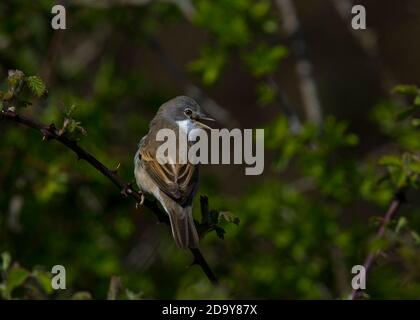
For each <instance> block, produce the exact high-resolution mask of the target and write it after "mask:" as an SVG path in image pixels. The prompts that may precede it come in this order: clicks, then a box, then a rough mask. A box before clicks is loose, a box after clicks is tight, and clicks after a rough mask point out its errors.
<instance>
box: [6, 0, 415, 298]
mask: <svg viewBox="0 0 420 320" xmlns="http://www.w3.org/2000/svg"><path fill="white" fill-rule="evenodd" d="M279 2H281V1H265V0H258V1H251V0H232V1H228V0H214V1H204V0H199V1H191V2H190V1H176V0H173V1H147V0H144V1H141V0H139V1H135V0H131V1H117V0H108V1H105V0H101V1H89V0H78V1H68V2H64V3H63V4H64V5H65V6H66V8H67V29H66V30H58V31H54V30H52V28H51V26H50V21H51V18H52V16H53V15H52V14H51V7H52V6H53V5H54V4H55V2H54V1H9V0H6V1H2V2H1V4H0V75H1V78H2V79H6V77H7V72H8V70H11V69H19V70H22V71H23V72H24V73H25V74H27V75H38V76H39V77H40V78H41V79H43V81H44V82H45V83H46V84H47V88H48V92H49V94H48V97H47V98H45V99H37V100H36V101H35V102H34V104H33V105H32V106H31V107H29V108H27V109H25V110H22V112H23V113H25V114H27V115H28V116H31V117H34V118H36V119H38V120H39V121H42V122H45V123H50V122H55V123H56V124H58V125H60V124H62V121H63V114H64V113H65V111H66V110H68V109H69V108H70V107H71V106H72V105H74V106H75V107H76V109H75V112H74V113H73V115H72V116H73V117H74V118H75V119H77V120H78V121H80V122H81V125H82V126H83V128H84V129H86V131H87V134H86V135H84V136H81V137H80V139H81V140H80V143H81V145H82V146H83V147H85V148H86V149H87V150H89V151H91V152H92V153H93V154H94V155H96V156H97V157H98V159H99V160H101V161H102V162H104V163H105V164H106V165H108V166H109V167H111V168H116V167H117V166H118V164H120V168H119V172H120V174H121V175H122V176H123V177H124V179H125V180H127V181H132V180H134V177H133V173H132V171H133V164H132V158H133V156H134V154H135V152H136V145H137V143H138V141H139V140H140V138H141V137H142V136H143V135H144V134H146V133H147V125H148V123H149V121H150V120H151V119H152V117H153V116H154V114H155V112H156V110H157V109H158V107H159V106H160V105H161V104H162V103H163V102H165V101H166V100H168V99H170V98H172V97H174V96H177V95H181V94H186V95H189V96H192V97H194V98H195V99H197V101H198V102H199V103H200V104H201V105H202V107H203V108H204V109H205V110H206V111H207V113H209V114H210V115H211V116H213V117H215V118H217V119H218V120H219V121H218V122H217V125H216V126H217V127H219V128H221V127H227V128H233V127H239V128H266V131H265V135H266V152H265V171H264V174H263V175H261V176H245V174H244V166H238V165H208V166H204V167H203V168H202V170H201V173H202V184H201V189H200V191H199V193H200V194H205V195H207V196H208V197H209V199H210V206H211V208H214V209H217V210H222V211H229V212H231V213H233V214H234V215H235V216H237V217H239V219H240V220H241V223H240V224H239V226H236V225H234V224H225V229H226V235H225V239H224V240H221V239H218V237H217V236H216V233H215V232H212V233H210V234H209V235H207V236H206V237H205V238H204V239H203V240H202V241H201V249H202V252H203V254H204V255H205V256H206V258H207V260H208V262H209V264H210V265H211V266H212V268H213V269H214V272H215V273H216V274H217V275H218V276H219V277H220V282H221V286H220V287H218V288H214V287H212V286H211V284H210V283H209V281H208V280H207V279H206V278H205V276H204V275H203V273H202V271H201V270H200V269H199V268H198V267H196V266H193V267H188V265H189V264H190V263H191V257H190V255H189V254H188V252H183V251H182V250H179V249H177V248H176V246H175V244H174V243H173V240H172V238H171V235H170V232H169V230H168V229H167V228H166V227H165V226H163V225H157V224H156V218H155V217H154V216H153V215H152V214H151V213H150V212H149V211H148V210H147V209H146V208H141V209H138V210H136V209H135V205H134V202H133V201H132V200H130V199H123V198H122V197H121V196H120V194H119V192H118V190H117V189H115V188H114V186H113V185H112V184H111V183H110V182H109V181H108V180H106V179H105V178H104V177H103V176H101V175H99V174H98V173H97V172H96V171H95V170H94V169H92V168H91V167H89V166H88V165H87V164H86V163H84V162H83V161H77V159H76V157H75V156H73V155H72V154H70V152H69V150H66V149H64V147H63V146H61V145H58V144H57V143H55V142H48V143H45V142H42V141H41V136H40V135H39V134H37V133H35V132H33V131H30V130H27V129H23V128H19V127H17V126H15V125H12V124H8V123H6V122H3V121H2V122H0V130H1V131H0V132H1V137H2V138H1V144H0V188H1V189H0V190H1V192H0V251H1V252H8V253H10V255H11V257H12V260H13V261H17V262H18V263H19V264H20V265H21V266H22V267H24V268H26V269H28V270H30V272H32V274H33V273H36V270H40V271H39V272H41V271H45V272H46V271H50V270H51V267H52V266H53V265H55V264H62V265H64V266H65V267H66V271H67V272H66V274H67V280H68V282H67V287H68V289H66V290H65V291H60V292H52V291H50V292H43V293H34V291H31V290H26V289H24V288H23V289H21V290H20V291H19V289H16V290H15V291H13V295H12V296H14V297H20V298H39V297H42V298H70V297H72V296H73V295H74V294H75V293H77V292H79V293H80V292H87V293H85V294H82V295H79V296H78V297H81V296H82V297H85V298H86V297H92V298H94V299H104V298H106V296H107V291H108V287H109V283H110V278H111V277H112V276H118V277H120V278H121V281H122V283H123V286H124V290H123V293H122V296H121V298H127V297H128V298H130V297H131V298H138V297H144V298H258V299H261V298H297V299H310V298H315V299H320V298H322V299H336V298H344V297H346V296H347V294H348V293H349V292H350V291H351V286H350V283H351V282H350V281H351V277H352V275H351V267H352V266H353V265H356V264H362V262H363V260H364V258H365V256H366V255H367V253H368V252H369V250H373V249H372V248H376V247H375V245H377V244H375V242H372V241H371V239H372V236H373V235H374V233H375V230H376V229H377V226H378V221H379V220H380V219H379V218H378V217H381V216H382V215H383V214H384V212H385V210H386V208H387V205H388V203H389V201H390V200H391V198H392V195H393V192H394V191H395V190H396V187H395V185H393V184H392V182H389V183H385V184H378V183H377V182H378V180H379V179H380V178H381V176H382V175H383V174H384V169H383V168H381V167H380V166H378V164H377V161H378V158H379V157H380V156H381V155H383V154H388V153H394V152H402V151H404V150H407V149H408V150H414V151H415V150H416V148H417V145H418V143H417V142H416V141H420V140H418V139H417V138H418V133H417V132H412V131H403V132H404V135H403V136H402V135H401V134H400V132H401V131H398V130H399V129H398V127H396V126H398V124H397V122H396V121H394V120H393V119H392V118H391V119H390V118H389V112H388V110H391V109H392V108H394V107H395V108H400V107H398V106H396V105H404V104H405V103H407V101H406V99H405V98H403V97H401V96H398V95H397V94H395V93H392V88H393V87H394V86H395V85H397V84H419V81H418V79H419V75H420V64H419V63H418V57H420V46H419V42H418V35H419V32H420V23H419V22H420V16H419V15H420V2H418V1H415V0H405V1H398V2H397V1H391V0H387V1H374V0H371V1H358V4H363V5H364V6H365V7H366V11H367V26H368V29H367V30H365V31H354V30H353V31H351V30H350V29H349V27H350V19H351V16H350V13H348V15H347V16H346V17H343V16H340V14H339V12H338V11H337V8H336V6H335V3H336V2H337V1H328V0H322V1H320V0H317V1H315V0H312V1H310V0H305V1H303V0H296V1H292V2H291V3H292V5H293V7H294V8H295V10H296V16H297V18H298V20H299V23H300V27H301V29H300V32H299V33H298V34H290V32H287V30H286V29H285V28H284V25H283V22H284V17H283V15H282V7H281V6H279V5H278V4H279ZM338 2H339V1H338ZM344 2H346V3H349V2H348V1H344ZM180 4H181V5H185V4H186V5H187V8H190V7H189V5H191V6H193V7H194V8H195V13H194V12H193V13H191V12H190V11H188V10H187V11H185V10H184V11H183V10H180ZM258 6H259V7H258ZM181 7H182V6H181ZM364 41H368V44H367V45H366V44H364V43H365V42H364ZM369 41H370V42H369ZM372 41H373V42H372ZM261 45H263V46H265V47H266V48H267V50H266V52H265V53H264V54H261V55H260V56H259V57H258V59H254V60H253V62H252V63H248V62H247V61H249V59H248V58H247V57H249V56H250V55H252V53H253V52H255V51H256V50H257V49H258V48H259V46H261ZM302 45H304V47H305V48H306V50H304V52H302V51H301V48H302V47H301V46H302ZM203 48H210V49H203ZM270 48H271V49H272V48H279V49H278V50H279V51H281V50H284V51H285V52H286V51H287V52H288V53H287V55H286V56H284V57H283V56H282V55H281V54H280V55H279V57H278V58H275V59H274V63H271V62H270V61H271V60H272V59H271V58H270V51H269V50H270ZM296 48H298V50H297V51H296V50H295V49H296ZM299 48H300V49H299ZM203 50H204V51H203ZM206 50H209V51H213V52H217V53H218V54H219V56H223V57H224V58H223V61H224V63H223V65H222V67H220V68H219V67H217V66H218V61H219V60H218V55H217V54H214V53H213V54H209V55H208V56H206V55H205V52H206ZM203 52H204V54H203ZM302 53H304V58H305V59H307V61H309V63H310V65H311V67H312V75H311V77H310V79H309V80H308V79H307V78H305V77H299V75H298V74H297V72H296V66H297V64H298V63H299V61H300V62H302ZM273 55H275V53H273ZM203 57H204V58H203ZM197 61H199V62H198V63H197ZM270 64H271V65H272V66H271V67H267V68H268V69H267V70H266V71H265V72H264V73H263V74H260V73H258V72H256V71H255V69H256V68H258V67H260V68H261V67H265V66H269V65H270ZM214 66H216V67H214ZM206 72H207V76H209V74H210V75H211V74H212V73H213V74H214V73H216V74H217V76H216V77H212V78H211V79H212V80H206ZM305 80H308V81H312V83H314V84H315V86H316V93H317V95H318V97H319V102H320V106H321V110H322V120H321V121H320V122H319V123H317V121H313V119H311V118H310V117H308V114H307V112H306V111H305V110H306V109H305V100H304V99H303V96H302V91H301V90H300V88H301V85H302V83H303V82H304V81H305ZM3 83H5V82H4V81H3ZM267 83H268V84H273V83H275V87H273V86H267ZM4 87H5V85H3V87H2V88H4ZM262 87H264V88H266V89H267V88H268V92H269V96H270V97H271V98H269V99H265V100H264V99H263V98H262V97H261V91H260V88H262ZM273 88H276V90H273ZM197 90H198V91H197ZM197 92H199V93H197ZM279 96H281V97H283V98H284V97H286V100H287V101H288V102H287V103H285V100H284V99H279ZM209 98H210V99H212V101H213V103H209V102H208V101H209V100H208V99H209ZM312 98H313V97H312ZM262 100H264V102H261V101H262ZM214 103H215V104H216V105H217V106H218V107H217V108H223V110H225V112H226V111H227V113H228V116H225V115H224V113H223V112H219V110H218V109H214V108H215V107H214ZM387 106H388V107H389V108H388V107H387ZM387 108H388V109H387ZM287 110H289V111H287ZM290 110H292V113H294V114H296V115H297V117H298V118H299V122H300V123H301V125H302V128H303V129H301V130H298V131H299V132H293V130H289V128H288V124H287V123H288V122H287V121H288V120H287V118H288V115H289V114H290ZM314 122H315V123H314ZM289 123H290V120H289ZM342 123H346V124H347V129H346V128H345V126H344V125H342ZM401 126H402V124H401ZM401 130H402V129H401ZM401 137H403V139H401ZM416 143H417V144H416ZM408 195H409V203H408V205H407V206H405V207H404V208H403V209H402V210H401V212H400V213H399V216H398V218H397V219H396V221H395V222H394V223H393V224H391V225H390V227H389V230H388V232H387V236H386V244H384V243H381V245H384V246H385V248H386V250H384V251H385V252H386V254H384V255H382V256H381V257H380V258H379V259H378V261H377V264H376V265H375V266H374V269H373V270H372V273H371V275H370V276H369V278H368V282H367V293H368V294H369V296H370V297H372V298H374V299H384V298H385V299H390V298H419V297H420V282H419V279H420V273H419V271H420V270H419V268H418V266H419V262H420V261H419V247H418V246H419V242H420V240H419V236H418V234H417V232H418V231H419V227H420V219H419V217H418V214H419V211H418V209H417V207H416V203H415V200H416V198H417V195H416V192H415V191H410V193H409V194H408ZM198 207H199V206H198V201H197V205H196V210H195V216H196V218H197V219H198V218H199V215H200V213H199V210H198ZM375 217H377V218H375ZM401 217H403V218H401ZM401 219H402V220H401ZM372 243H373V244H372ZM381 248H382V247H381ZM125 288H127V290H129V292H128V293H127V292H126V291H125V290H126V289H125ZM44 291H48V289H44ZM130 292H131V293H130ZM138 292H140V293H141V294H140V295H135V293H138ZM5 297H6V296H3V298H5Z"/></svg>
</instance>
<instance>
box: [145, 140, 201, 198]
mask: <svg viewBox="0 0 420 320" xmlns="http://www.w3.org/2000/svg"><path fill="white" fill-rule="evenodd" d="M139 154H140V157H141V160H142V162H143V164H144V166H145V169H146V171H147V173H148V174H149V175H150V177H151V178H152V179H153V180H154V181H155V182H156V184H157V185H158V186H159V189H160V190H162V191H163V192H164V193H165V194H166V195H168V196H169V197H170V198H172V199H173V200H175V201H176V202H178V203H179V204H180V205H181V206H186V205H189V204H190V203H191V202H192V198H193V197H194V193H195V191H196V188H197V182H198V167H197V166H195V165H192V164H190V163H187V164H177V163H175V164H170V163H167V164H160V163H159V162H158V161H157V160H156V157H155V155H156V152H155V150H154V148H153V147H151V146H150V145H148V144H147V143H145V144H143V145H142V146H140V152H139Z"/></svg>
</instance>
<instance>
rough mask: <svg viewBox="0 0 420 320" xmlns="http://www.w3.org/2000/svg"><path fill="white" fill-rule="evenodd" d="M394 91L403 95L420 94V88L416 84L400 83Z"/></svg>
mask: <svg viewBox="0 0 420 320" xmlns="http://www.w3.org/2000/svg"><path fill="white" fill-rule="evenodd" d="M392 91H393V92H395V93H399V94H403V95H413V96H415V95H417V94H419V89H418V88H417V87H416V86H414V85H404V84H403V85H398V86H396V87H395V88H394V89H393V90H392Z"/></svg>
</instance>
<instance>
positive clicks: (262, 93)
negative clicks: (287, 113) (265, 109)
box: [257, 83, 276, 106]
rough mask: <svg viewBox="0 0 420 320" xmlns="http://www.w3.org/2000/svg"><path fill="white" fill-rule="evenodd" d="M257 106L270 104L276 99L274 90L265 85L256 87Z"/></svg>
mask: <svg viewBox="0 0 420 320" xmlns="http://www.w3.org/2000/svg"><path fill="white" fill-rule="evenodd" d="M257 95H258V104H259V105H261V106H265V105H267V104H270V103H271V102H273V101H274V99H275V98H276V92H275V91H274V89H273V88H272V87H271V86H269V85H268V84H266V83H262V84H260V85H258V87H257Z"/></svg>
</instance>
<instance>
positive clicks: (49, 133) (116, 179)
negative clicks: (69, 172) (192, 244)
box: [0, 109, 218, 285]
mask: <svg viewBox="0 0 420 320" xmlns="http://www.w3.org/2000/svg"><path fill="white" fill-rule="evenodd" d="M0 119H5V120H10V121H13V122H16V123H20V124H23V125H25V126H27V127H30V128H32V129H35V130H39V131H41V133H42V135H43V140H57V141H58V142H60V143H61V144H63V145H65V146H66V147H67V148H69V149H71V150H72V151H73V152H74V153H75V154H76V155H77V157H78V158H79V159H83V160H85V161H86V162H88V163H89V164H90V165H91V166H93V167H94V168H95V169H96V170H98V171H99V172H100V173H102V174H103V175H104V176H105V177H107V178H108V179H109V180H111V181H112V183H113V184H114V185H115V186H116V187H117V188H118V189H119V190H120V191H121V194H122V195H123V196H125V197H128V196H130V197H132V198H134V199H135V200H136V201H137V203H140V202H141V200H142V196H141V194H140V193H139V192H137V191H135V190H133V188H132V185H131V183H126V182H124V181H123V180H122V179H121V177H120V176H119V175H118V174H117V172H116V171H113V170H110V169H109V168H108V167H106V166H105V165H104V164H103V163H102V162H100V161H99V160H98V159H96V158H95V157H94V156H93V155H92V154H91V153H89V152H88V151H86V150H84V149H83V148H82V147H80V146H79V145H78V143H77V142H76V141H74V140H71V139H69V138H67V137H66V136H65V135H63V134H60V133H59V131H58V130H57V129H56V128H55V126H54V124H50V125H47V126H46V125H43V124H41V123H38V122H36V121H35V120H32V119H30V118H28V117H25V116H23V115H19V114H18V113H17V112H15V111H13V110H10V109H8V110H2V111H0ZM143 204H144V206H146V207H147V208H149V209H150V210H151V211H152V212H153V213H154V214H155V215H156V217H157V218H158V220H159V222H163V223H165V224H166V225H169V219H168V216H167V215H166V214H165V213H164V212H163V211H162V210H161V209H160V208H159V206H158V205H157V203H156V201H152V200H149V199H144V202H143ZM190 251H191V253H192V255H193V257H194V260H193V263H192V265H194V264H196V265H199V266H200V267H201V269H202V270H203V272H204V273H205V274H206V276H207V278H208V279H209V280H210V281H211V282H212V283H213V284H214V285H216V284H218V279H217V277H216V276H215V274H214V273H213V271H212V270H211V268H210V266H209V265H208V263H207V261H206V259H205V258H204V257H203V255H202V253H201V251H200V249H197V248H191V249H190Z"/></svg>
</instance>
